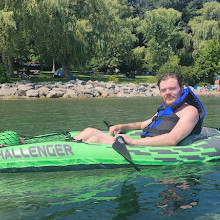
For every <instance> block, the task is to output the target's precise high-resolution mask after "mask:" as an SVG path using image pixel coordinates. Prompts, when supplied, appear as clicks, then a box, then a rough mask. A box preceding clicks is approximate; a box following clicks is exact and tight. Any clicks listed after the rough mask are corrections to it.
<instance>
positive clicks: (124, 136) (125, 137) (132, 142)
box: [114, 134, 135, 145]
mask: <svg viewBox="0 0 220 220" xmlns="http://www.w3.org/2000/svg"><path fill="white" fill-rule="evenodd" d="M119 136H121V137H123V138H124V141H125V144H130V145H133V144H135V139H132V138H130V137H128V136H127V135H125V134H116V135H115V139H114V141H116V138H117V137H119Z"/></svg>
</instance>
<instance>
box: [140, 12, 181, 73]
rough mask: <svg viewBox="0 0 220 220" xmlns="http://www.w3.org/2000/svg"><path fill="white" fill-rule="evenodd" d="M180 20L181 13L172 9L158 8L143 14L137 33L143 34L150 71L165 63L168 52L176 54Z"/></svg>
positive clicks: (179, 36) (147, 65)
mask: <svg viewBox="0 0 220 220" xmlns="http://www.w3.org/2000/svg"><path fill="white" fill-rule="evenodd" d="M180 18H181V13H180V12H178V11H176V10H174V9H164V8H159V9H155V10H152V11H147V12H146V13H145V16H144V20H143V21H142V24H141V25H140V26H139V27H138V31H140V32H141V33H142V34H143V38H144V42H145V45H146V47H147V52H146V56H145V61H146V67H147V68H148V69H149V70H150V71H152V72H155V71H156V70H157V69H159V68H160V66H162V65H163V64H164V63H165V62H167V60H168V56H169V51H171V50H172V52H173V53H176V51H177V45H178V42H179V41H180V39H181V35H180V31H179V26H178V23H179V21H180ZM168 45H169V46H168Z"/></svg>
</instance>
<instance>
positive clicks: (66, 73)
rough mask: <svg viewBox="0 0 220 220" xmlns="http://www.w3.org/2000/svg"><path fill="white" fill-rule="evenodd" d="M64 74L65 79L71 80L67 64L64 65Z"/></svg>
mask: <svg viewBox="0 0 220 220" xmlns="http://www.w3.org/2000/svg"><path fill="white" fill-rule="evenodd" d="M62 70H63V71H62V72H63V74H64V78H69V67H68V65H66V64H62Z"/></svg>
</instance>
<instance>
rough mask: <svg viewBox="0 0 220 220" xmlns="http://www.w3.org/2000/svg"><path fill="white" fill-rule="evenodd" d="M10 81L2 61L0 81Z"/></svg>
mask: <svg viewBox="0 0 220 220" xmlns="http://www.w3.org/2000/svg"><path fill="white" fill-rule="evenodd" d="M7 81H8V77H7V73H6V68H5V66H4V65H3V64H1V63H0V83H5V82H7Z"/></svg>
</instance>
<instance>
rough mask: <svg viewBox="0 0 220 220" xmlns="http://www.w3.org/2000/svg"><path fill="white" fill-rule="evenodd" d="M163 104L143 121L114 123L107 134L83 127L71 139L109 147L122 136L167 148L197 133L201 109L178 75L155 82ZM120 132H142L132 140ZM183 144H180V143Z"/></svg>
mask: <svg viewBox="0 0 220 220" xmlns="http://www.w3.org/2000/svg"><path fill="white" fill-rule="evenodd" d="M158 87H159V90H160V94H161V97H162V99H163V103H162V104H161V106H160V107H159V109H158V111H157V113H156V114H155V115H154V116H153V117H151V118H150V119H148V120H146V121H143V122H135V123H129V124H118V125H114V126H111V127H110V128H109V132H110V134H111V135H114V134H115V133H117V134H116V135H115V136H111V135H108V134H106V133H104V132H102V131H100V130H98V129H95V128H86V129H85V130H83V131H82V132H81V133H80V134H78V135H76V136H75V137H74V138H75V140H76V141H77V140H82V141H83V142H86V143H101V144H113V143H114V141H115V140H116V138H117V137H118V136H122V137H123V138H124V140H125V142H126V143H127V144H129V145H143V146H149V145H150V146H170V145H177V144H179V143H180V142H181V141H183V140H186V138H187V137H190V138H191V137H193V136H194V135H198V134H199V133H200V132H201V127H202V122H203V118H204V116H205V111H204V108H203V106H202V104H201V102H200V101H199V100H198V98H197V97H196V96H195V94H194V93H193V92H192V91H191V90H190V89H189V88H186V89H184V85H183V82H182V79H181V78H180V76H178V75H177V74H174V73H168V74H166V75H164V76H163V77H161V78H160V79H159V81H158ZM122 130H143V132H142V134H141V136H140V138H139V139H132V138H130V137H128V136H126V135H125V134H120V132H121V131H122ZM182 143H183V142H182Z"/></svg>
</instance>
